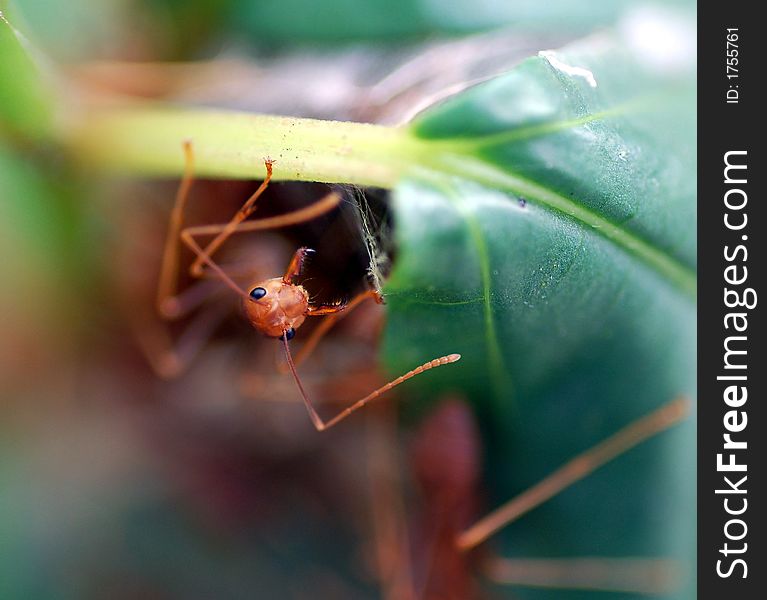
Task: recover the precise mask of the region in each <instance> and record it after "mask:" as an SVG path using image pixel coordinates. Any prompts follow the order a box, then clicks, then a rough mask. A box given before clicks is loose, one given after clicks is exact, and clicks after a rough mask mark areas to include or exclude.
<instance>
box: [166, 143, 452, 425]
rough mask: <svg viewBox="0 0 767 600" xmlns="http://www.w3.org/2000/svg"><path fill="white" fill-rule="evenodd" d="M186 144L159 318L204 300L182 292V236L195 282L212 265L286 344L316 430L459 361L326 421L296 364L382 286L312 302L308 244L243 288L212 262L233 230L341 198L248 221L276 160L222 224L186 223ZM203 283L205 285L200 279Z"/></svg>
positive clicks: (297, 219)
mask: <svg viewBox="0 0 767 600" xmlns="http://www.w3.org/2000/svg"><path fill="white" fill-rule="evenodd" d="M183 149H184V159H185V163H184V164H185V166H184V175H183V177H182V179H181V183H180V185H179V188H178V192H177V194H176V200H175V203H174V206H173V210H172V212H171V217H170V223H169V227H168V233H167V237H166V241H165V248H164V251H163V260H162V268H161V271H160V280H159V283H158V286H157V309H158V311H159V313H160V315H161V316H162V317H164V318H166V319H175V318H179V317H181V316H183V315H185V314H187V313H189V312H191V310H192V309H193V308H194V307H196V306H198V305H199V304H200V302H201V296H202V294H203V292H202V291H201V290H202V288H201V287H199V284H196V285H198V287H195V286H194V285H193V286H192V287H190V288H189V289H187V290H184V291H182V292H180V293H179V292H178V271H179V240H180V241H181V242H183V243H184V244H185V245H186V246H187V247H188V248H189V249H191V250H192V251H193V252H194V253H195V255H196V257H195V260H194V262H193V263H192V265H191V267H190V269H189V271H190V274H191V275H192V276H193V277H194V278H196V279H203V278H204V277H206V275H207V269H205V268H204V267H205V266H207V267H208V269H209V270H210V271H211V272H212V273H213V275H214V276H215V277H216V278H218V279H219V280H220V281H221V282H222V283H224V284H225V285H226V286H227V287H228V288H229V289H231V290H232V291H233V292H234V293H236V294H237V295H238V296H240V298H241V302H242V308H243V312H244V314H245V316H246V318H247V319H248V321H249V322H250V324H251V325H252V326H253V327H254V328H255V329H256V330H257V331H258V332H260V333H262V334H263V335H265V336H267V337H270V338H274V339H278V340H280V341H281V342H282V344H283V346H284V348H285V357H286V359H287V364H288V367H289V369H290V372H291V373H292V375H293V378H294V379H295V381H296V385H297V386H298V389H299V392H300V393H301V397H302V399H303V401H304V404H305V405H306V409H307V411H308V412H309V416H310V418H311V420H312V423H313V424H314V426H315V428H316V429H317V430H318V431H324V430H325V429H328V428H329V427H332V426H333V425H336V424H337V423H339V422H340V421H342V420H343V419H345V418H346V417H348V416H349V415H351V414H352V413H353V412H355V411H357V410H359V409H360V408H362V407H363V406H365V405H366V404H367V403H368V402H370V401H371V400H373V399H375V398H377V397H378V396H380V395H381V394H383V393H385V392H387V391H389V390H390V389H392V388H393V387H395V386H397V385H399V384H401V383H403V382H404V381H407V380H408V379H410V378H412V377H415V376H416V375H419V374H420V373H423V372H424V371H427V370H429V369H433V368H435V367H439V366H442V365H446V364H449V363H453V362H456V361H457V360H459V359H460V358H461V356H460V354H448V355H446V356H441V357H440V358H435V359H434V360H430V361H428V362H426V363H424V364H422V365H420V366H418V367H416V368H415V369H413V370H411V371H408V372H407V373H405V374H404V375H401V376H399V377H397V378H396V379H394V380H392V381H390V382H389V383H387V384H386V385H384V386H382V387H380V388H378V389H376V390H374V391H373V392H371V393H370V394H368V395H367V396H365V397H364V398H362V399H360V400H358V401H356V402H355V403H353V404H352V405H350V406H349V407H348V408H345V409H343V410H342V411H340V412H339V413H338V414H337V415H336V416H334V417H333V418H331V419H329V420H328V421H323V420H322V418H321V417H320V416H319V414H318V413H317V411H316V409H315V408H314V405H313V403H312V401H311V400H310V399H309V396H308V394H307V393H306V390H305V389H304V387H303V384H302V383H301V379H300V377H299V376H298V371H297V370H296V366H297V365H298V364H299V363H300V362H301V361H302V360H304V359H306V358H307V356H309V354H311V352H312V351H313V350H314V348H315V347H316V345H317V343H318V342H319V341H320V339H321V338H322V337H323V336H324V335H325V334H326V333H327V332H328V330H329V329H330V328H331V327H332V326H333V324H334V323H335V321H336V320H337V318H338V316H339V315H340V313H342V312H344V311H349V310H351V309H352V308H354V307H355V306H357V305H359V304H360V303H361V302H363V301H364V300H367V299H373V300H375V301H376V302H378V303H379V304H380V303H382V302H383V298H382V297H381V295H380V294H379V293H378V291H376V290H368V291H365V292H362V293H361V294H359V295H357V296H356V297H354V298H353V299H352V300H351V301H349V302H348V303H344V302H342V303H337V304H330V305H313V304H312V302H311V300H310V298H309V294H308V292H307V291H306V289H304V287H303V286H302V285H301V284H300V283H298V278H299V277H300V275H301V273H302V271H303V268H304V263H305V262H306V259H307V257H309V256H310V255H311V254H313V253H314V251H313V250H312V249H310V248H306V247H302V248H299V249H298V250H296V252H295V254H294V255H293V258H292V260H291V261H290V264H289V265H288V268H287V270H286V271H285V274H284V275H283V276H282V277H274V278H271V279H266V280H263V281H257V282H255V283H251V285H249V286H248V287H247V288H246V289H243V288H242V287H240V285H238V284H237V283H236V282H235V281H234V279H233V278H232V277H231V276H230V275H228V274H227V273H226V272H225V271H224V269H223V268H222V267H221V266H220V265H218V264H217V263H216V262H215V261H214V260H213V254H214V253H215V252H216V251H217V250H218V249H219V248H220V247H221V246H222V245H223V244H224V242H225V241H226V240H227V239H228V238H229V237H230V236H231V235H232V234H234V233H242V232H246V231H262V230H266V229H275V228H279V227H286V226H288V225H296V224H299V223H303V222H306V221H309V220H311V219H314V218H316V217H318V216H320V215H322V214H325V213H327V212H328V211H330V210H332V209H333V208H335V207H336V206H338V204H339V203H340V202H341V197H340V196H339V195H338V194H337V193H335V192H331V193H330V194H328V195H327V196H325V197H324V198H322V199H320V200H318V201H316V202H314V203H313V204H311V205H309V206H307V207H305V208H302V209H299V210H295V211H292V212H288V213H285V214H282V215H278V216H275V217H268V218H263V219H252V220H249V221H246V219H247V218H248V217H249V216H250V215H251V214H253V212H254V211H255V209H256V201H257V200H258V198H259V197H260V196H261V194H263V192H264V190H266V187H267V186H268V185H269V181H270V180H271V178H272V165H273V162H274V161H272V160H270V159H265V160H264V164H265V166H266V178H265V179H264V181H263V183H262V184H261V185H260V186H259V188H258V189H257V190H256V191H255V192H254V193H253V195H252V196H251V197H250V198H248V200H247V201H246V202H245V204H243V205H242V207H241V208H240V209H239V210H238V211H237V213H235V215H234V216H233V217H232V219H231V220H230V221H229V222H228V223H226V224H222V225H200V226H193V227H184V209H185V207H186V204H187V199H188V197H189V192H190V189H191V187H192V183H193V181H194V152H193V149H192V143H191V142H190V141H185V142H184V143H183ZM206 236H207V237H210V236H215V237H213V240H212V241H210V242H209V243H208V244H207V245H206V246H205V248H203V247H202V246H200V244H199V243H198V241H197V239H196V238H198V237H206ZM199 283H205V282H204V281H203V282H199ZM320 316H326V317H328V318H327V319H326V320H325V321H324V322H323V323H321V324H320V326H319V327H317V328H316V329H315V330H314V331H313V332H312V335H311V336H310V337H309V338H308V339H307V341H306V342H305V344H304V345H303V347H302V348H301V350H300V351H299V353H298V354H297V355H296V359H295V360H294V359H293V356H292V354H291V351H290V345H289V343H288V342H289V341H290V340H291V339H292V338H293V336H294V335H295V332H296V329H298V328H299V327H300V326H301V324H302V323H303V322H304V320H305V319H306V318H307V317H320ZM199 329H200V330H201V331H202V332H203V333H199V334H198V335H197V336H196V338H195V340H194V342H193V343H192V342H189V341H188V340H187V341H186V347H185V348H182V347H180V348H178V349H176V350H171V351H164V352H163V353H162V356H161V357H160V360H158V361H155V362H156V364H159V365H164V367H161V368H160V369H158V370H160V371H161V372H163V371H164V372H165V373H166V374H175V373H178V372H179V371H180V370H181V369H182V368H183V366H182V364H183V362H186V361H188V360H189V359H190V357H191V355H192V354H193V352H191V346H192V345H199V344H200V343H201V339H202V338H203V336H204V335H206V334H208V333H210V330H211V329H212V327H211V326H210V324H209V323H206V324H203V326H202V327H200V328H199ZM182 343H183V341H182Z"/></svg>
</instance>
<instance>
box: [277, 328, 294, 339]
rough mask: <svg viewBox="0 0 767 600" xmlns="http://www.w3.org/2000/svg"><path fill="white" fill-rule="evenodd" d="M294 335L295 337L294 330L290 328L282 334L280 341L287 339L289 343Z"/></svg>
mask: <svg viewBox="0 0 767 600" xmlns="http://www.w3.org/2000/svg"><path fill="white" fill-rule="evenodd" d="M294 335H296V330H295V329H293V328H292V327H291V328H290V329H288V330H287V331H286V332H285V333H283V334H282V335H281V336H280V339H281V340H284V339H285V338H287V340H288V341H290V340H292V339H293V336H294Z"/></svg>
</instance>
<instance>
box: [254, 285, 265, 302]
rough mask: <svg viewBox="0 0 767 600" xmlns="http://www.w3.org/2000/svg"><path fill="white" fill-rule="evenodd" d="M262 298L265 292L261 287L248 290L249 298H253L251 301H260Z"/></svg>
mask: <svg viewBox="0 0 767 600" xmlns="http://www.w3.org/2000/svg"><path fill="white" fill-rule="evenodd" d="M264 296H266V290H265V289H264V288H262V287H257V288H253V289H252V290H250V297H251V298H253V300H261V298H263V297H264Z"/></svg>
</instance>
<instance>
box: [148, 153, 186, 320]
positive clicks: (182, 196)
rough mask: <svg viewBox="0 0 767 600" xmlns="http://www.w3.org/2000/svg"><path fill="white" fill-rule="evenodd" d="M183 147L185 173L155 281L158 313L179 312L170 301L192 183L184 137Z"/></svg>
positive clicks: (176, 276)
mask: <svg viewBox="0 0 767 600" xmlns="http://www.w3.org/2000/svg"><path fill="white" fill-rule="evenodd" d="M183 149H184V175H183V177H182V178H181V183H180V184H179V186H178V191H177V192H176V200H175V202H174V204H173V209H172V211H171V214H170V222H169V224H168V233H167V235H166V237H165V246H164V248H163V254H162V266H161V267H160V279H159V282H158V284H157V311H158V312H159V313H160V314H161V315H166V314H168V315H173V314H175V313H178V312H179V310H178V307H177V306H173V300H174V299H175V297H176V295H177V293H178V265H179V243H178V239H179V232H180V231H181V228H182V227H183V224H184V209H185V208H186V204H187V201H188V199H189V191H190V190H191V188H192V183H193V182H194V151H193V149H192V142H190V141H189V140H186V141H185V142H184V144H183Z"/></svg>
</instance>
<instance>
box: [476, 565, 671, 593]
mask: <svg viewBox="0 0 767 600" xmlns="http://www.w3.org/2000/svg"><path fill="white" fill-rule="evenodd" d="M482 570H483V572H484V573H485V574H486V575H487V577H488V578H489V579H490V580H492V581H494V582H496V583H501V584H507V585H519V586H533V587H541V588H558V589H579V590H592V591H603V592H619V593H629V594H646V595H665V594H670V593H673V592H674V591H676V590H677V588H678V587H679V584H680V582H681V580H682V566H681V565H680V564H679V563H678V561H675V560H673V559H665V558H601V557H588V558H564V559H545V558H543V559H539V558H533V559H524V558H501V557H493V558H490V559H488V560H486V561H485V562H484V563H483V565H482Z"/></svg>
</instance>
